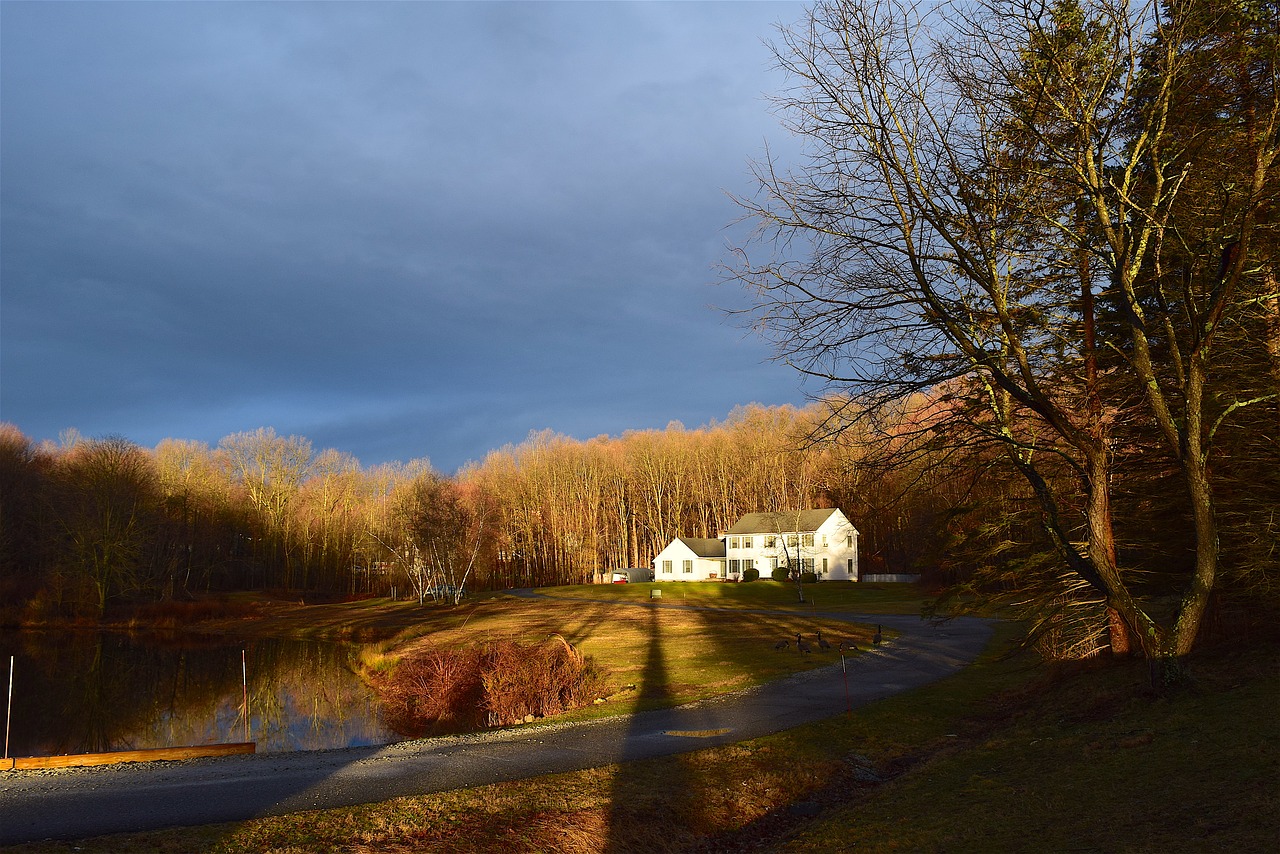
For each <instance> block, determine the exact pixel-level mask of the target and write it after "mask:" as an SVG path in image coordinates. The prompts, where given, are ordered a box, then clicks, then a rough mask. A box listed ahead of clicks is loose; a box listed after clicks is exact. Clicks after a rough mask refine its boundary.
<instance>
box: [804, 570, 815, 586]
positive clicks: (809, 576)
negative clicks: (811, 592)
mask: <svg viewBox="0 0 1280 854" xmlns="http://www.w3.org/2000/svg"><path fill="white" fill-rule="evenodd" d="M800 583H801V584H817V583H818V574H817V573H816V572H810V571H809V570H805V571H804V572H802V573H800Z"/></svg>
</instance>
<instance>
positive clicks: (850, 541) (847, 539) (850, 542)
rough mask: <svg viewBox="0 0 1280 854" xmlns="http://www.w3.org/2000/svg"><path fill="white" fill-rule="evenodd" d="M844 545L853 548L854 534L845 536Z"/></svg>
mask: <svg viewBox="0 0 1280 854" xmlns="http://www.w3.org/2000/svg"><path fill="white" fill-rule="evenodd" d="M844 547H845V548H847V549H851V548H853V534H850V535H849V536H847V537H845V540H844Z"/></svg>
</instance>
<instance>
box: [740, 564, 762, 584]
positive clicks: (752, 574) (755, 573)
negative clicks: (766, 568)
mask: <svg viewBox="0 0 1280 854" xmlns="http://www.w3.org/2000/svg"><path fill="white" fill-rule="evenodd" d="M759 577H760V570H758V569H756V568H755V567H752V568H751V569H744V570H742V580H743V581H755V580H756V579H757V578H759Z"/></svg>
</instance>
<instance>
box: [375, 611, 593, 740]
mask: <svg viewBox="0 0 1280 854" xmlns="http://www.w3.org/2000/svg"><path fill="white" fill-rule="evenodd" d="M600 682H601V674H600V672H599V670H598V669H597V668H596V666H595V664H594V662H592V661H591V660H589V659H586V658H584V657H583V656H582V654H581V653H579V652H578V651H577V650H576V649H574V648H573V646H572V645H571V644H570V643H568V641H566V640H564V638H562V637H560V636H559V635H553V636H552V639H551V640H549V641H547V642H546V643H542V644H537V645H534V646H525V645H521V644H518V643H515V642H513V641H499V642H497V643H493V644H490V645H488V646H486V647H483V648H474V647H473V648H470V649H464V650H450V649H430V650H425V651H422V652H419V653H417V654H415V655H413V656H411V657H409V658H406V659H404V660H403V661H401V663H400V665H399V666H398V667H396V669H395V671H394V672H393V673H392V674H391V675H390V676H389V677H387V678H385V679H383V680H380V682H379V684H378V688H379V693H380V694H381V697H382V703H383V715H384V717H385V719H386V721H387V724H388V725H389V726H391V727H392V729H395V730H396V731H398V732H401V733H404V734H407V735H424V734H427V733H443V732H459V731H463V730H470V729H480V728H482V727H486V726H504V725H507V724H514V723H520V722H521V721H524V720H525V719H526V718H528V717H529V716H533V717H535V718H538V717H547V716H549V715H556V714H560V713H561V712H564V711H567V710H569V709H575V708H578V707H579V706H584V705H586V704H588V703H590V702H592V700H594V699H595V696H596V692H597V690H598V688H599V686H600Z"/></svg>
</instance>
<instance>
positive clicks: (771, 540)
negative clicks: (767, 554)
mask: <svg viewBox="0 0 1280 854" xmlns="http://www.w3.org/2000/svg"><path fill="white" fill-rule="evenodd" d="M764 547H765V548H766V549H776V548H777V547H778V538H777V537H765V538H764Z"/></svg>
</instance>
